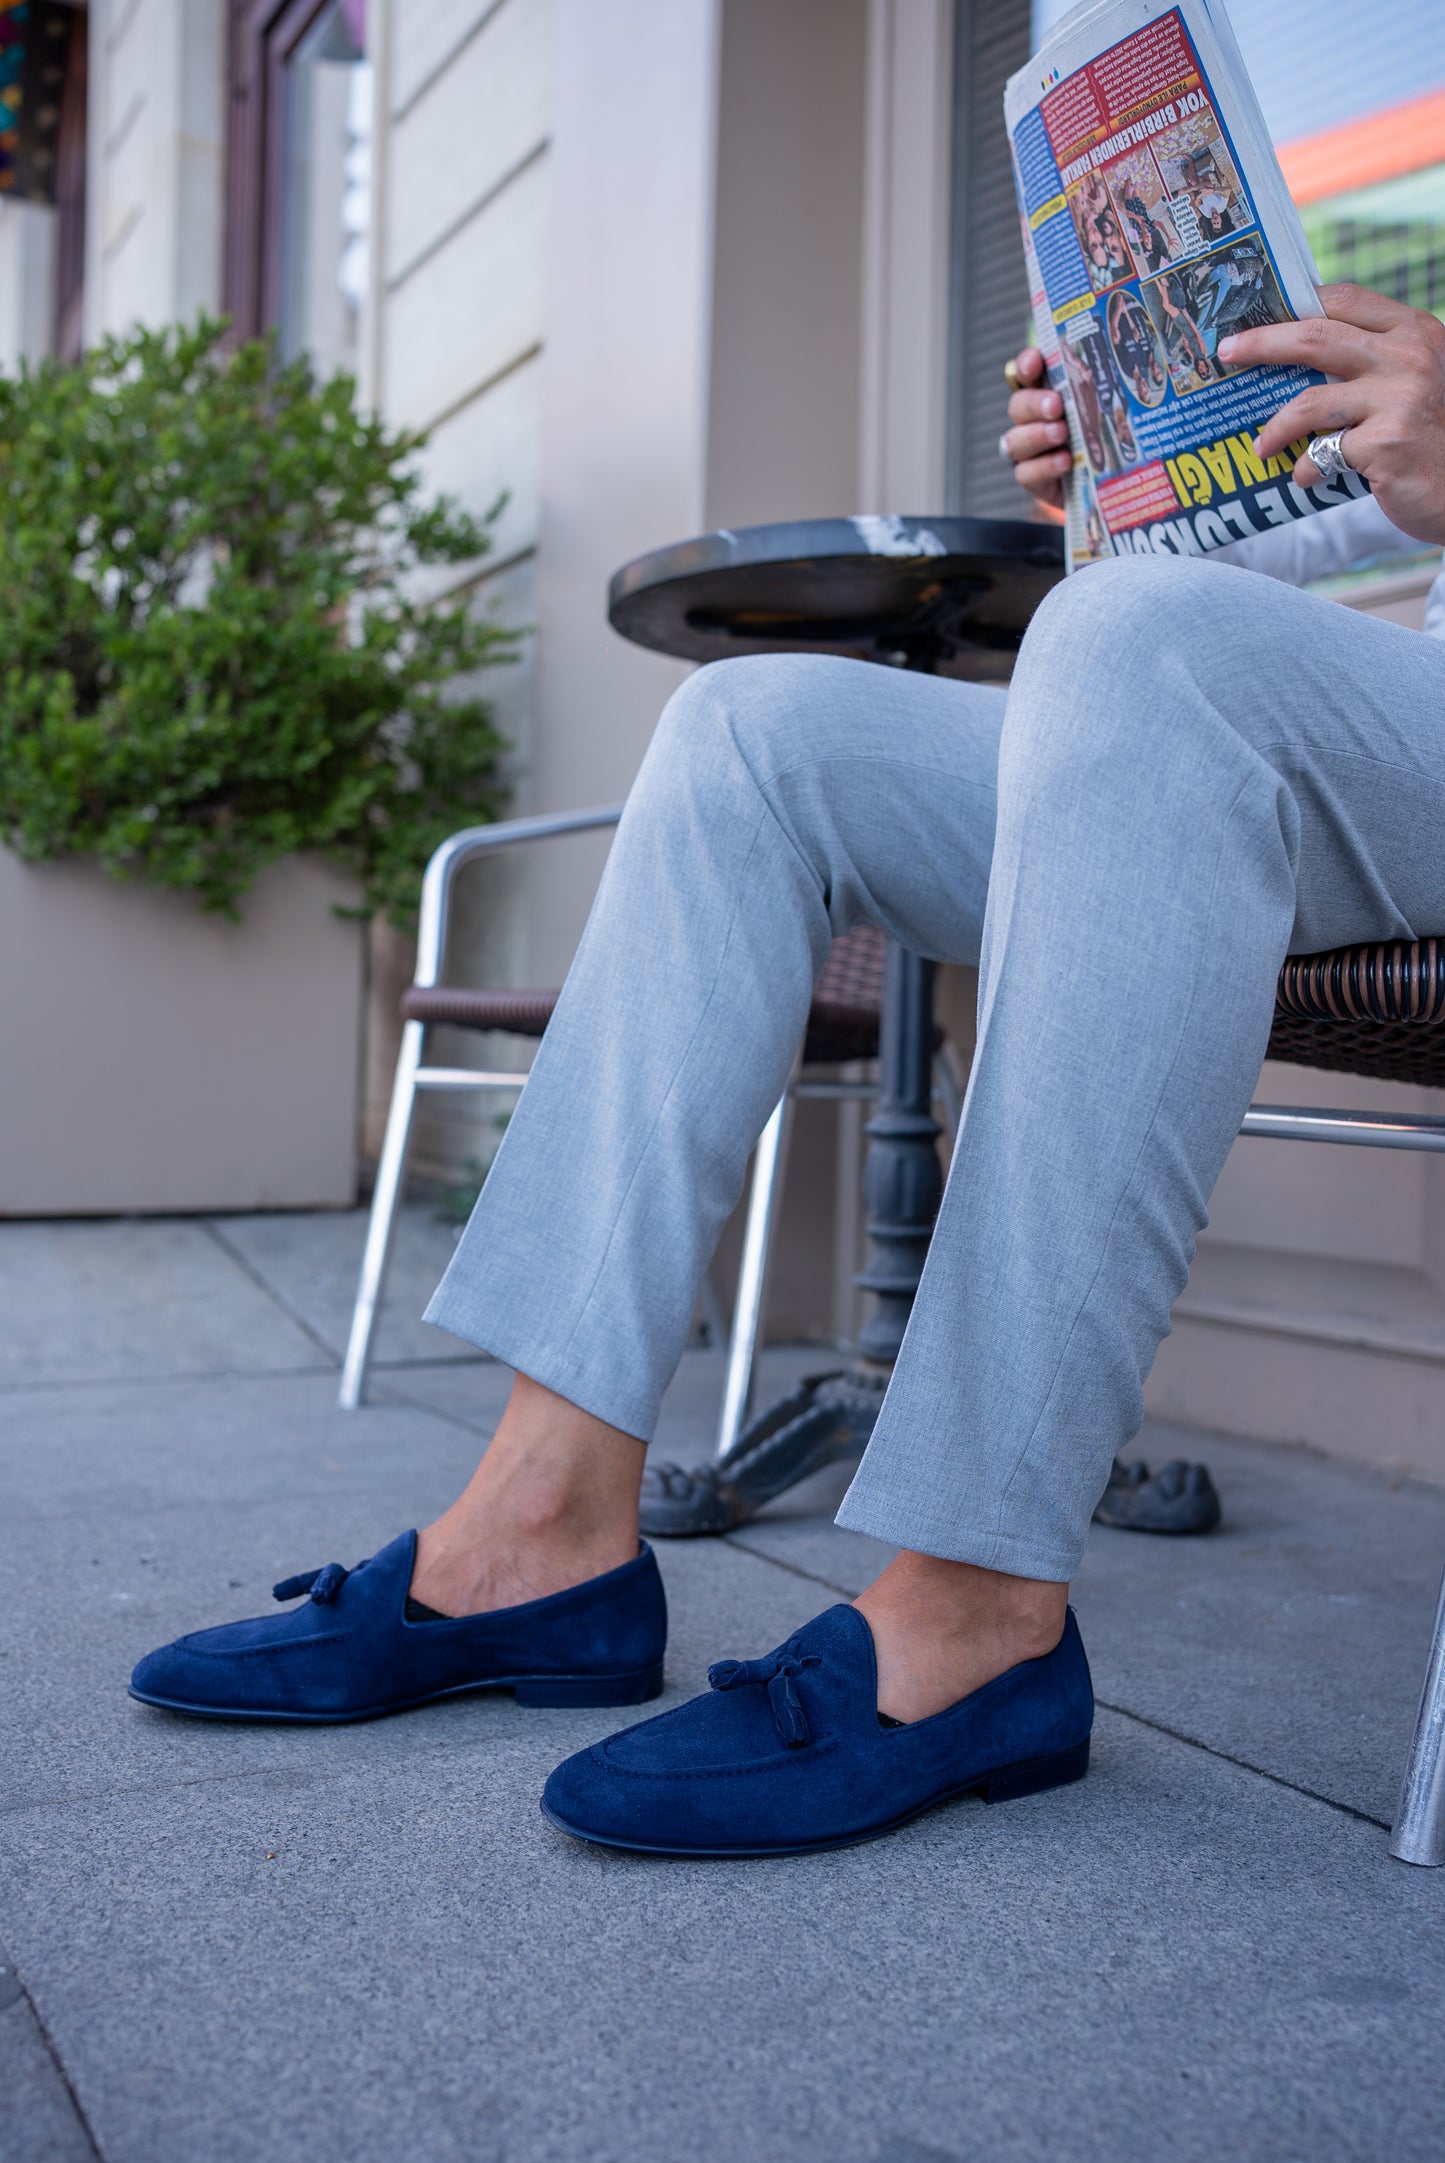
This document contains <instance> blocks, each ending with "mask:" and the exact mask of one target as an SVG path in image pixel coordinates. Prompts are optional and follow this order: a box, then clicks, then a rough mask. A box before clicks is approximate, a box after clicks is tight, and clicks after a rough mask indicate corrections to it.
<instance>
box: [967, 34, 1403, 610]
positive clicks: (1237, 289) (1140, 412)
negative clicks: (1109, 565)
mask: <svg viewBox="0 0 1445 2163" xmlns="http://www.w3.org/2000/svg"><path fill="white" fill-rule="evenodd" d="M1004 117H1005V121H1006V123H1007V127H1008V135H1009V144H1010V148H1011V152H1012V156H1013V167H1014V183H1015V186H1016V187H1017V190H1018V198H1019V209H1020V214H1021V217H1022V223H1023V238H1024V256H1025V260H1026V262H1027V265H1028V274H1029V292H1030V295H1031V297H1032V303H1033V313H1034V335H1035V338H1036V340H1037V342H1038V345H1039V348H1040V350H1041V351H1042V353H1043V355H1044V359H1045V362H1046V364H1047V367H1048V371H1049V380H1050V382H1051V383H1052V384H1053V386H1054V388H1055V389H1056V390H1057V391H1059V392H1060V394H1061V395H1062V397H1063V400H1064V407H1065V411H1066V413H1067V415H1068V422H1069V440H1070V447H1071V449H1072V451H1073V457H1074V465H1073V472H1072V475H1071V477H1070V480H1069V484H1068V486H1067V489H1066V491H1065V501H1066V509H1067V529H1066V532H1067V540H1066V553H1067V559H1068V564H1069V568H1070V569H1071V570H1073V569H1075V568H1077V567H1078V566H1079V565H1081V564H1084V563H1088V562H1092V561H1094V560H1095V559H1096V558H1098V557H1100V556H1108V555H1129V554H1153V553H1156V552H1161V551H1162V552H1165V553H1168V554H1175V555H1190V556H1193V555H1203V554H1207V553H1208V552H1209V551H1210V550H1211V549H1215V548H1222V547H1224V546H1225V545H1226V544H1227V543H1229V542H1231V541H1237V540H1241V539H1244V538H1246V537H1247V536H1248V535H1250V534H1252V533H1262V532H1265V531H1267V530H1268V529H1269V528H1270V527H1271V526H1283V525H1287V524H1289V522H1290V521H1291V520H1292V519H1296V518H1306V517H1308V516H1309V514H1310V513H1311V512H1312V511H1322V510H1326V509H1328V508H1330V507H1331V506H1332V505H1334V504H1338V503H1344V502H1348V501H1349V499H1350V498H1351V497H1352V496H1360V495H1364V494H1367V493H1368V484H1367V483H1366V482H1364V481H1363V480H1361V479H1360V478H1359V476H1358V475H1357V474H1347V475H1346V476H1345V478H1344V480H1343V481H1342V482H1341V483H1339V484H1338V485H1336V486H1333V487H1324V486H1320V487H1315V488H1308V489H1307V488H1301V487H1300V486H1299V485H1298V484H1297V483H1296V482H1295V481H1294V480H1293V479H1292V477H1291V476H1292V474H1293V470H1294V464H1295V460H1296V459H1297V458H1298V457H1299V456H1300V454H1301V453H1302V452H1303V450H1304V449H1305V447H1306V446H1305V440H1304V439H1301V440H1300V441H1299V442H1298V443H1295V444H1291V445H1290V447H1289V450H1288V451H1287V452H1284V453H1282V454H1281V455H1280V456H1279V457H1277V458H1267V459H1261V458H1259V457H1258V456H1256V454H1255V450H1254V441H1255V438H1256V436H1257V435H1258V433H1259V431H1260V429H1261V428H1262V427H1263V426H1264V424H1265V422H1266V421H1267V420H1269V419H1270V418H1271V417H1272V415H1274V414H1275V413H1277V412H1278V411H1279V409H1280V407H1281V406H1283V405H1285V404H1286V403H1287V402H1288V401H1289V400H1290V399H1291V398H1293V397H1295V396H1296V395H1297V394H1298V393H1299V392H1300V391H1302V390H1304V389H1305V388H1306V386H1307V385H1309V384H1311V383H1321V382H1323V381H1324V380H1325V378H1324V377H1323V376H1321V375H1319V374H1317V373H1316V372H1315V371H1314V370H1312V369H1308V368H1278V367H1275V368H1230V367H1228V366H1226V364H1225V363H1224V362H1223V361H1222V360H1221V358H1220V355H1219V346H1220V342H1221V340H1222V339H1224V338H1225V337H1227V336H1228V335H1229V333H1230V332H1231V331H1238V330H1248V329H1253V328H1256V327H1258V326H1260V325H1262V324H1266V323H1279V322H1285V321H1288V320H1289V319H1290V318H1300V317H1303V316H1317V315H1319V314H1321V313H1322V310H1321V307H1320V303H1319V298H1318V295H1317V293H1316V291H1315V287H1316V284H1317V281H1318V273H1317V271H1316V268H1315V263H1314V258H1313V256H1312V255H1311V253H1310V247H1309V242H1308V241H1307V240H1306V238H1305V234H1304V228H1303V227H1302V226H1301V224H1300V221H1299V214H1298V212H1297V211H1296V209H1295V207H1294V204H1293V203H1292V202H1291V201H1290V197H1289V191H1288V189H1287V188H1286V186H1285V180H1284V175H1283V173H1282V172H1281V171H1280V166H1279V160H1278V158H1277V157H1276V156H1275V153H1274V147H1273V145H1272V143H1271V142H1270V139H1269V133H1268V130H1267V129H1266V127H1265V124H1264V118H1263V115H1262V114H1261V112H1260V109H1259V103H1258V100H1257V99H1256V97H1255V95H1254V90H1253V86H1252V85H1251V83H1250V80H1249V77H1248V76H1247V75H1246V73H1245V71H1244V65H1243V62H1242V60H1241V59H1240V55H1239V48H1238V46H1237V45H1236V44H1235V41H1234V33H1233V30H1232V29H1231V27H1230V23H1229V18H1228V16H1227V15H1226V13H1225V11H1224V6H1223V0H1085V4H1084V5H1082V6H1080V7H1076V8H1075V9H1074V10H1073V12H1072V13H1071V14H1069V15H1066V16H1065V17H1064V19H1063V21H1062V22H1060V23H1059V24H1058V25H1057V27H1056V28H1055V29H1054V30H1053V31H1052V32H1051V33H1050V35H1049V36H1048V37H1047V38H1046V39H1045V40H1044V43H1043V45H1042V46H1041V47H1040V49H1039V51H1038V52H1037V53H1036V54H1035V55H1034V57H1033V59H1032V60H1031V61H1030V62H1029V64H1028V66H1027V67H1026V68H1022V69H1021V70H1020V71H1019V73H1018V74H1017V75H1015V76H1014V77H1013V78H1012V79H1011V81H1010V82H1009V85H1008V89H1007V91H1006V92H1005V95H1004Z"/></svg>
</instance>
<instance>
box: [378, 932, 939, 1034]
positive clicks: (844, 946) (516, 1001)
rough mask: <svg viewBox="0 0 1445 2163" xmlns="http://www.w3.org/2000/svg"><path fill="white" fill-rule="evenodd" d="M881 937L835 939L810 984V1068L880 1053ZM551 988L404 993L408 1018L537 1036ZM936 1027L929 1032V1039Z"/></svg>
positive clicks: (546, 1017)
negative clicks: (541, 989)
mask: <svg viewBox="0 0 1445 2163" xmlns="http://www.w3.org/2000/svg"><path fill="white" fill-rule="evenodd" d="M887 944H888V942H887V940H886V939H885V937H884V935H883V933H882V932H881V931H877V930H875V929H874V928H873V927H872V926H871V925H860V926H858V928H857V929H855V930H853V931H849V932H845V933H844V935H843V937H842V938H841V939H835V940H834V941H833V947H832V951H831V953H830V954H829V956H828V959H827V961H826V962H825V963H824V965H823V973H822V975H821V976H820V977H819V978H818V982H817V984H816V986H815V987H814V992H813V1004H812V1006H811V1008H810V1009H809V1013H808V1035H807V1041H806V1043H805V1044H804V1046H803V1060H804V1063H805V1064H806V1065H809V1066H841V1065H842V1064H843V1063H844V1062H845V1061H847V1060H849V1059H874V1058H876V1057H877V1055H878V1019H879V1014H880V1012H881V1010H882V1006H883V970H884V961H885V956H886V954H887ZM556 1004H557V994H556V992H555V991H486V990H482V991H469V990H465V989H461V988H457V987H454V986H452V985H436V986H433V987H430V988H423V987H422V986H421V985H418V984H413V985H412V986H411V987H410V989H409V990H408V991H406V992H405V993H404V994H403V995H402V1001H401V1011H402V1016H403V1018H404V1019H405V1020H406V1021H421V1022H444V1023H446V1024H447V1025H448V1026H449V1027H451V1028H453V1029H496V1030H499V1031H501V1032H503V1033H504V1034H505V1035H507V1036H523V1037H538V1036H540V1035H541V1034H542V1032H543V1030H544V1029H545V1028H546V1026H547V1024H548V1022H549V1021H550V1020H551V1019H552V1009H553V1008H554V1007H555V1006H556ZM941 1042H942V1032H941V1031H939V1032H935V1043H936V1044H937V1043H941Z"/></svg>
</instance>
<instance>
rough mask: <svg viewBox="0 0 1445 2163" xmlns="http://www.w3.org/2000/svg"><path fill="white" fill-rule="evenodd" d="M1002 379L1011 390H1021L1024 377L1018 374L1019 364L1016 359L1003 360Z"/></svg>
mask: <svg viewBox="0 0 1445 2163" xmlns="http://www.w3.org/2000/svg"><path fill="white" fill-rule="evenodd" d="M1003 379H1004V381H1005V383H1007V385H1008V387H1009V389H1010V390H1011V391H1021V390H1022V389H1023V387H1024V379H1023V377H1022V376H1021V375H1020V374H1019V364H1018V362H1017V361H1016V360H1006V361H1005V362H1004V364H1003Z"/></svg>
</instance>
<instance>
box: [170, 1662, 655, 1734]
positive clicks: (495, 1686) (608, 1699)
mask: <svg viewBox="0 0 1445 2163" xmlns="http://www.w3.org/2000/svg"><path fill="white" fill-rule="evenodd" d="M488 1690H510V1691H511V1692H512V1693H513V1695H514V1696H515V1698H516V1700H517V1703H518V1704H519V1705H645V1704H646V1703H647V1702H648V1700H649V1699H650V1698H654V1697H660V1696H661V1694H662V1662H661V1660H659V1661H658V1662H657V1663H656V1665H655V1666H653V1667H644V1668H639V1669H638V1670H637V1671H636V1673H635V1674H631V1675H493V1676H489V1677H488V1678H487V1680H486V1681H485V1682H461V1683H456V1684H454V1685H453V1686H452V1688H451V1689H449V1690H428V1691H427V1692H426V1693H425V1695H424V1696H421V1697H405V1698H400V1699H397V1700H394V1701H393V1702H392V1703H391V1704H389V1705H366V1706H363V1707H362V1708H361V1709H360V1710H359V1711H355V1712H292V1711H282V1710H280V1709H273V1708H270V1707H268V1706H263V1705H255V1706H246V1705H187V1704H183V1703H182V1702H181V1700H180V1699H179V1698H174V1697H157V1696H156V1695H155V1694H154V1693H153V1692H151V1691H149V1690H137V1689H136V1688H135V1686H134V1685H133V1684H132V1686H131V1691H130V1694H131V1696H132V1697H133V1698H135V1699H136V1701H137V1703H139V1704H142V1705H154V1706H156V1707H157V1709H158V1710H159V1711H161V1712H179V1713H183V1714H184V1715H185V1716H186V1718H188V1719H191V1720H228V1721H232V1722H241V1723H243V1724H249V1725H260V1724H265V1725H267V1726H270V1727H347V1726H350V1725H351V1724H352V1723H353V1722H355V1721H357V1720H384V1719H386V1718H387V1716H388V1715H389V1714H390V1713H394V1712H413V1711H415V1710H416V1708H417V1707H418V1706H420V1705H435V1704H439V1703H440V1702H441V1700H442V1699H443V1698H448V1697H479V1696H481V1695H482V1693H483V1692H484V1691H488Z"/></svg>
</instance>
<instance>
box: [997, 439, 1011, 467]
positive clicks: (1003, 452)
mask: <svg viewBox="0 0 1445 2163" xmlns="http://www.w3.org/2000/svg"><path fill="white" fill-rule="evenodd" d="M998 455H999V457H1000V458H1002V459H1003V460H1004V462H1005V464H1006V465H1010V466H1011V465H1012V464H1013V453H1012V452H1011V451H1010V449H1009V447H1008V431H1007V430H1005V431H1004V433H1003V434H1002V435H1001V436H1000V437H999V439H998Z"/></svg>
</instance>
